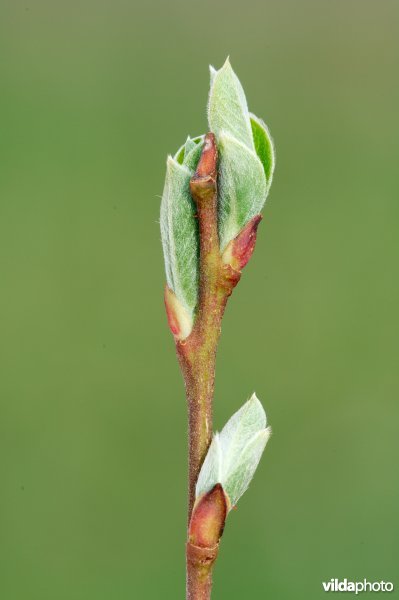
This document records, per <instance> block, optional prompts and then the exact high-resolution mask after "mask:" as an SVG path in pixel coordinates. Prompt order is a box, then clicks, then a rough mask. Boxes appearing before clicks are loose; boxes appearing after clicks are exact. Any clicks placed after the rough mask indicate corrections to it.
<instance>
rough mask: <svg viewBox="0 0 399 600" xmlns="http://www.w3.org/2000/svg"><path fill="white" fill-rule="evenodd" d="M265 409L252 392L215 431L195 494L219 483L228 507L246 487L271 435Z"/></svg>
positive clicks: (232, 504) (206, 490)
mask: <svg viewBox="0 0 399 600" xmlns="http://www.w3.org/2000/svg"><path fill="white" fill-rule="evenodd" d="M266 425H267V420H266V413H265V411H264V410H263V407H262V404H261V403H260V401H259V400H258V398H257V397H256V395H255V394H253V395H252V396H251V398H250V399H249V400H248V402H246V403H245V404H244V405H243V406H242V407H241V408H240V410H238V411H237V412H236V413H235V414H234V415H233V416H232V417H231V418H230V419H229V420H228V421H227V423H226V425H225V426H224V427H223V429H222V431H221V432H220V433H215V435H214V436H213V438H212V442H211V445H210V446H209V450H208V453H207V455H206V457H205V460H204V462H203V465H202V468H201V471H200V474H199V477H198V481H197V485H196V490H195V492H196V497H197V498H199V497H200V496H201V495H202V494H205V493H206V492H209V491H210V490H211V489H212V488H213V487H214V486H215V485H216V484H217V483H220V484H221V485H222V487H223V490H224V492H225V493H226V495H227V497H228V499H229V502H230V508H231V507H232V506H234V505H235V504H236V503H237V501H238V500H239V499H240V498H241V496H242V495H243V493H244V492H245V491H246V490H247V488H248V486H249V484H250V482H251V479H252V477H253V476H254V473H255V471H256V468H257V466H258V464H259V461H260V458H261V456H262V453H263V450H264V449H265V446H266V443H267V441H268V439H269V437H270V434H271V429H270V427H266Z"/></svg>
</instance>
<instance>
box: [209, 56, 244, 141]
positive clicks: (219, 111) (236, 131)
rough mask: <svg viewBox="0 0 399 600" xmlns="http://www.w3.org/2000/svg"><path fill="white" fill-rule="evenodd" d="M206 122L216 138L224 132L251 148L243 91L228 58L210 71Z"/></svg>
mask: <svg viewBox="0 0 399 600" xmlns="http://www.w3.org/2000/svg"><path fill="white" fill-rule="evenodd" d="M208 121H209V128H210V131H212V132H213V133H214V134H215V135H216V139H218V137H219V136H220V135H221V133H222V132H228V133H229V134H230V135H232V136H234V137H235V138H237V140H239V141H240V142H242V143H243V144H245V145H246V146H248V148H250V149H252V150H253V149H254V142H253V138H252V129H251V123H250V119H249V113H248V106H247V101H246V98H245V94H244V90H243V88H242V85H241V83H240V81H239V79H238V77H237V75H236V74H235V73H234V71H233V69H232V68H231V65H230V61H229V59H227V60H226V62H225V63H224V65H223V67H222V68H221V69H219V71H215V69H213V68H212V70H211V89H210V92H209V101H208Z"/></svg>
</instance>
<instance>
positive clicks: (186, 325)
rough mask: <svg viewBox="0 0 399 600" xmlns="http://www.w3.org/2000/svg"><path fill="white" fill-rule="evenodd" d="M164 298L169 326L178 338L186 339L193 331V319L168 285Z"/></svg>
mask: <svg viewBox="0 0 399 600" xmlns="http://www.w3.org/2000/svg"><path fill="white" fill-rule="evenodd" d="M164 298H165V308H166V316H167V318H168V323H169V328H170V330H171V332H172V333H173V335H174V336H175V338H176V339H177V340H180V341H181V340H185V339H186V338H187V337H188V336H189V335H190V333H191V330H192V328H193V321H192V319H191V317H190V315H189V314H188V312H187V311H186V309H185V308H184V306H183V305H182V304H181V303H180V302H179V300H178V299H177V296H176V294H175V293H174V292H172V290H171V289H170V288H169V287H168V286H167V285H166V286H165V296H164Z"/></svg>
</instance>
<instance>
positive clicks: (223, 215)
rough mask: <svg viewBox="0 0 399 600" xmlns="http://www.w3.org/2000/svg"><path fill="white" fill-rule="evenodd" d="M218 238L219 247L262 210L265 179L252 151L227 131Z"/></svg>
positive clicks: (222, 142) (221, 170)
mask: <svg viewBox="0 0 399 600" xmlns="http://www.w3.org/2000/svg"><path fill="white" fill-rule="evenodd" d="M219 152H220V157H221V158H220V161H219V209H218V212H219V215H218V216H219V222H218V226H219V239H220V249H221V251H222V252H223V250H224V249H225V248H226V246H227V244H228V243H229V242H230V241H231V240H232V239H233V238H235V237H236V235H237V234H238V233H239V232H240V231H241V230H242V229H243V227H245V225H246V224H247V223H248V221H250V220H251V219H252V217H254V216H255V215H257V214H259V213H260V211H261V210H262V207H263V204H264V202H265V199H266V194H267V187H266V178H265V173H264V169H263V166H262V163H261V162H260V160H259V158H258V157H257V155H256V154H255V152H254V151H253V150H250V149H249V148H248V147H247V146H245V144H243V143H242V142H240V141H239V140H237V139H236V138H234V137H232V136H231V135H230V134H228V133H225V132H223V133H221V134H220V136H219Z"/></svg>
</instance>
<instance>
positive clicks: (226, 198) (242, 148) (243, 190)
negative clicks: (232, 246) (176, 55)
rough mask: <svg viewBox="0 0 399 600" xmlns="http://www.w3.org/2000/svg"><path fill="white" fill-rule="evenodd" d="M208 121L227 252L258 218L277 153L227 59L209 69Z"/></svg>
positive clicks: (221, 232)
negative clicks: (215, 156)
mask: <svg viewBox="0 0 399 600" xmlns="http://www.w3.org/2000/svg"><path fill="white" fill-rule="evenodd" d="M210 77H211V86H210V92H209V101H208V121H209V127H210V130H211V131H212V132H213V133H214V134H215V136H216V141H217V144H218V150H219V180H218V183H219V197H218V202H219V204H218V213H219V214H218V228H219V239H220V248H221V251H222V252H223V251H224V250H225V248H226V246H227V245H228V243H229V242H230V241H231V240H232V239H233V238H235V237H236V236H237V235H238V233H239V232H240V231H241V230H242V229H243V228H244V227H245V225H246V224H247V223H248V222H249V221H250V220H251V219H252V218H253V217H254V216H255V215H258V214H259V213H260V212H261V210H262V208H263V205H264V203H265V201H266V197H267V194H268V191H269V188H270V185H271V181H272V176H273V171H274V165H275V154H274V149H273V142H272V139H271V136H270V133H269V130H268V129H267V127H266V125H265V124H264V123H263V121H261V120H260V119H258V117H256V116H255V115H252V114H251V113H249V111H248V106H247V101H246V98H245V93H244V90H243V88H242V85H241V83H240V81H239V79H238V77H237V75H236V74H235V73H234V71H233V69H232V68H231V65H230V62H229V60H228V59H227V60H226V62H225V64H224V65H223V67H222V68H221V69H220V70H219V71H216V70H215V69H214V68H213V67H211V69H210Z"/></svg>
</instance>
